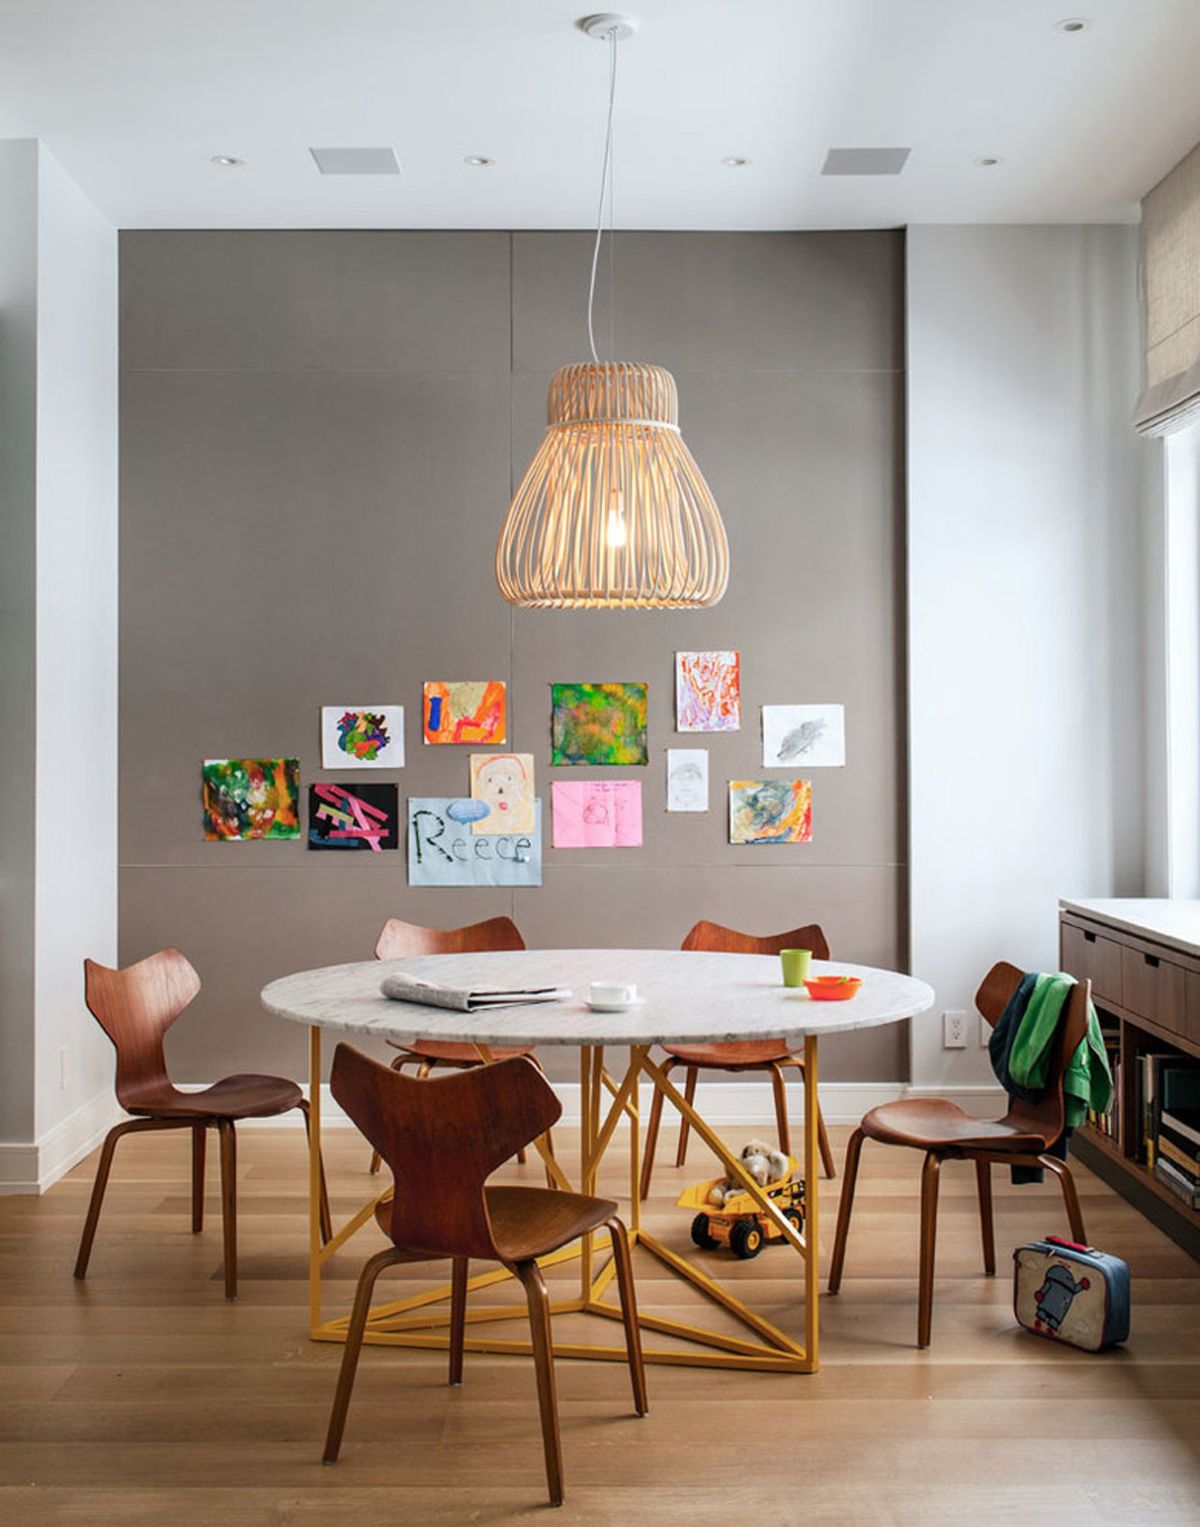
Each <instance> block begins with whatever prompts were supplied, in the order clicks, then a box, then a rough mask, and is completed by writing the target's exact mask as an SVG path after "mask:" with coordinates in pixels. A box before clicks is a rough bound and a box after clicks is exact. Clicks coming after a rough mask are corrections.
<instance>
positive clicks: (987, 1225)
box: [975, 1161, 996, 1278]
mask: <svg viewBox="0 0 1200 1527" xmlns="http://www.w3.org/2000/svg"><path fill="white" fill-rule="evenodd" d="M975 1182H976V1185H977V1187H978V1188H979V1228H980V1231H981V1232H982V1235H983V1270H984V1272H985V1273H986V1274H987V1276H988V1277H989V1278H994V1277H995V1276H996V1231H995V1225H994V1223H993V1219H992V1163H991V1162H990V1161H976V1163H975Z"/></svg>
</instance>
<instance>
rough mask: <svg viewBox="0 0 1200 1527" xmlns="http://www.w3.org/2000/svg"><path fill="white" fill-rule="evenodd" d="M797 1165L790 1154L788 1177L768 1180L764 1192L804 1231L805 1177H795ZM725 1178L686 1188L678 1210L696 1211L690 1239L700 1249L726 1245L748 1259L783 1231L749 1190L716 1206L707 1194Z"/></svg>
mask: <svg viewBox="0 0 1200 1527" xmlns="http://www.w3.org/2000/svg"><path fill="white" fill-rule="evenodd" d="M797 1165H798V1163H797V1162H795V1161H793V1160H792V1158H791V1157H790V1156H789V1157H788V1170H787V1176H786V1177H781V1178H780V1179H779V1181H778V1182H769V1183H767V1185H766V1186H765V1187H764V1189H763V1192H764V1193H765V1194H766V1195H767V1197H768V1198H769V1199H771V1200H772V1201H773V1202H774V1203H775V1205H776V1206H777V1207H778V1209H779V1212H780V1213H781V1214H782V1215H783V1217H784V1219H786V1220H787V1221H788V1223H789V1224H790V1225H792V1226H793V1227H794V1228H795V1229H796V1230H799V1231H803V1229H804V1179H803V1178H802V1177H800V1178H797V1177H796V1176H795V1171H796V1167H797ZM724 1181H725V1178H724V1177H712V1178H710V1179H709V1181H708V1182H701V1183H697V1184H696V1186H695V1187H694V1188H688V1189H687V1190H686V1191H685V1192H684V1193H682V1194H681V1195H680V1197H679V1207H680V1208H681V1209H696V1210H698V1211H699V1212H698V1213H697V1214H696V1217H695V1219H694V1220H693V1221H692V1240H693V1241H694V1242H695V1243H696V1245H697V1246H699V1247H700V1248H701V1250H703V1251H715V1250H716V1249H717V1247H718V1246H728V1247H729V1249H730V1251H732V1252H733V1254H734V1256H738V1257H743V1258H746V1259H749V1258H750V1257H756V1256H757V1255H758V1254H759V1252H760V1251H761V1250H762V1249H763V1246H764V1245H765V1244H766V1242H767V1241H782V1240H783V1231H782V1230H781V1229H780V1228H779V1226H778V1225H777V1224H776V1223H775V1221H774V1219H773V1218H772V1217H771V1216H770V1215H769V1214H763V1213H761V1212H760V1210H759V1207H758V1205H757V1204H756V1203H755V1202H754V1200H753V1198H751V1196H750V1194H749V1193H745V1192H743V1193H733V1194H731V1195H730V1196H729V1197H728V1198H727V1199H726V1200H725V1202H724V1203H723V1204H719V1205H718V1204H714V1203H713V1202H712V1201H711V1199H710V1198H709V1196H708V1195H709V1194H710V1193H711V1192H712V1190H713V1188H715V1187H717V1186H718V1185H719V1184H721V1183H723V1182H724Z"/></svg>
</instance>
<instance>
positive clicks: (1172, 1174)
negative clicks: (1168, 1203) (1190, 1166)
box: [1154, 1156, 1200, 1209]
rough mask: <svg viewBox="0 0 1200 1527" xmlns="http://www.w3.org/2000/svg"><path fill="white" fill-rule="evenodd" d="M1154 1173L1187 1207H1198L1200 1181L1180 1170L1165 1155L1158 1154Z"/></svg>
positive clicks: (1199, 1201) (1199, 1204)
mask: <svg viewBox="0 0 1200 1527" xmlns="http://www.w3.org/2000/svg"><path fill="white" fill-rule="evenodd" d="M1154 1175H1155V1177H1156V1178H1157V1179H1158V1181H1159V1182H1161V1183H1162V1185H1163V1187H1164V1188H1167V1189H1168V1190H1169V1191H1170V1192H1171V1193H1172V1194H1173V1195H1174V1196H1175V1197H1176V1198H1178V1199H1179V1200H1180V1201H1181V1202H1182V1203H1185V1204H1186V1205H1187V1206H1188V1208H1189V1209H1200V1183H1197V1180H1196V1178H1195V1177H1193V1176H1192V1175H1191V1174H1190V1173H1189V1172H1184V1171H1181V1170H1180V1169H1179V1168H1178V1167H1176V1166H1174V1165H1173V1164H1172V1163H1171V1162H1170V1161H1169V1160H1167V1158H1166V1157H1165V1156H1159V1158H1158V1160H1157V1161H1156V1162H1155V1163H1154Z"/></svg>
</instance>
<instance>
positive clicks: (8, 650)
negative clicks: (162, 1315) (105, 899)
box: [0, 139, 37, 1149]
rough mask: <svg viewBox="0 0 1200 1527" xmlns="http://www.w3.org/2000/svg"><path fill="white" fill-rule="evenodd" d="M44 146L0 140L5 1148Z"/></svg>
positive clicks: (23, 1100)
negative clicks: (41, 155) (40, 154)
mask: <svg viewBox="0 0 1200 1527" xmlns="http://www.w3.org/2000/svg"><path fill="white" fill-rule="evenodd" d="M36 398H37V145H36V144H35V143H33V142H32V141H31V140H29V139H24V140H21V141H18V142H0V714H2V715H3V717H4V743H3V746H2V747H0V795H2V798H3V799H4V801H5V802H7V804H8V807H9V809H8V812H7V813H6V821H5V829H4V831H3V832H2V833H0V1149H2V1148H3V1146H4V1145H9V1144H12V1145H21V1144H23V1143H24V1142H27V1141H29V1140H31V1139H32V1137H33V1085H32V1082H33V1026H32V1021H31V1015H32V1011H33V927H34V921H33V861H34V821H33V809H34V799H35V792H34V769H35V749H34V730H35V725H36V721H35V708H34V671H35V662H36V655H35V654H36V644H35V610H36V589H35V581H34V562H35V557H36V537H37V449H36Z"/></svg>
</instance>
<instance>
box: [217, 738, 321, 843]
mask: <svg viewBox="0 0 1200 1527" xmlns="http://www.w3.org/2000/svg"><path fill="white" fill-rule="evenodd" d="M204 836H205V837H206V838H207V839H208V840H209V841H210V842H220V841H222V840H225V841H229V840H236V839H239V838H298V837H299V836H300V761H299V759H296V758H206V759H205V760H204Z"/></svg>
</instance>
